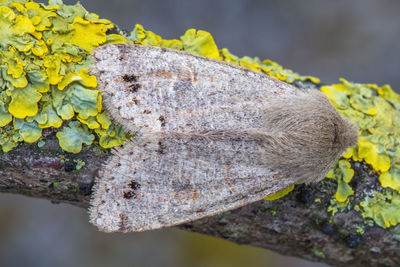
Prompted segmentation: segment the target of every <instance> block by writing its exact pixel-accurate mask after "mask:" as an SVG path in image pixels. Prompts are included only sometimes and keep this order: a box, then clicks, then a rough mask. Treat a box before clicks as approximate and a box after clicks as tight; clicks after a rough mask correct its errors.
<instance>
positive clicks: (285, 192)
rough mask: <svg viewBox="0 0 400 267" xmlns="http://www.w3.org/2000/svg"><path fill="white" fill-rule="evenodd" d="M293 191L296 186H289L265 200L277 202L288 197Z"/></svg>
mask: <svg viewBox="0 0 400 267" xmlns="http://www.w3.org/2000/svg"><path fill="white" fill-rule="evenodd" d="M293 189H294V185H292V186H289V187H288V188H285V189H283V190H281V191H279V192H277V193H275V194H273V195H271V196H268V197H266V198H264V200H275V199H279V198H282V197H284V196H286V195H287V194H289V193H290V192H292V191H293Z"/></svg>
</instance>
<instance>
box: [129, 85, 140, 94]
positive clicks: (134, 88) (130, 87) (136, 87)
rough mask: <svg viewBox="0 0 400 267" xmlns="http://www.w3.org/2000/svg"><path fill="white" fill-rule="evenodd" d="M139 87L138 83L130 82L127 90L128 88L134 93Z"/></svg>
mask: <svg viewBox="0 0 400 267" xmlns="http://www.w3.org/2000/svg"><path fill="white" fill-rule="evenodd" d="M139 88H140V84H138V83H131V84H130V85H128V90H129V92H132V93H136V92H137V91H138V89H139Z"/></svg>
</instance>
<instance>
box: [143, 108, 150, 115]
mask: <svg viewBox="0 0 400 267" xmlns="http://www.w3.org/2000/svg"><path fill="white" fill-rule="evenodd" d="M143 113H144V114H151V111H150V110H148V109H145V110H144V111H143Z"/></svg>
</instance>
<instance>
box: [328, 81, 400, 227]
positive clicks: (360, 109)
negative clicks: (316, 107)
mask: <svg viewBox="0 0 400 267" xmlns="http://www.w3.org/2000/svg"><path fill="white" fill-rule="evenodd" d="M341 81H342V83H340V84H333V85H329V86H322V87H321V91H322V92H324V93H325V94H326V95H327V96H328V98H329V99H330V101H331V103H332V104H333V106H334V107H335V108H336V109H337V110H338V111H339V112H340V113H341V114H342V115H343V116H344V117H346V118H347V119H349V120H350V121H352V122H353V123H355V124H356V125H357V126H358V127H359V132H360V137H359V142H358V146H357V148H351V149H349V150H348V151H347V153H346V154H345V155H343V158H342V159H341V160H340V161H339V164H336V165H335V166H333V168H332V169H331V170H330V171H329V173H328V175H327V177H329V178H333V179H335V180H336V181H337V183H338V189H337V192H336V194H335V196H334V197H335V198H336V200H337V201H339V202H346V201H347V199H348V198H349V197H350V196H351V195H353V193H354V192H353V189H352V188H351V186H350V185H349V182H350V179H345V176H348V177H350V174H351V172H353V173H354V171H353V170H352V169H351V165H350V162H349V161H350V160H353V161H355V162H360V161H362V162H365V163H367V164H369V165H370V166H371V168H372V169H373V170H374V171H376V172H377V173H378V175H379V181H380V184H381V186H382V187H381V188H379V187H378V188H376V189H375V190H372V191H371V192H369V194H368V195H366V196H365V197H364V199H363V200H362V201H361V202H359V203H350V202H349V201H347V202H346V204H348V205H350V206H351V205H353V206H354V207H357V210H358V211H359V212H360V213H361V215H362V216H363V217H364V218H372V219H373V220H374V221H375V223H376V224H377V225H379V226H381V227H384V228H386V227H390V226H392V225H396V224H398V223H400V220H399V219H398V218H399V217H398V216H397V217H396V215H395V214H400V206H399V202H398V199H400V195H399V193H400V171H399V168H400V166H399V163H400V154H399V153H398V148H399V145H400V141H399V140H400V128H399V125H400V96H399V95H398V94H396V93H395V92H393V90H392V89H391V88H390V86H389V85H384V86H381V87H379V86H377V85H375V84H358V83H351V82H349V81H346V80H344V79H341ZM344 164H345V165H346V166H345V165H344ZM343 166H345V168H343ZM392 189H394V190H392ZM371 194H372V196H371ZM388 200H390V201H388ZM360 207H361V208H360ZM331 210H334V209H332V208H331ZM391 213H394V214H391Z"/></svg>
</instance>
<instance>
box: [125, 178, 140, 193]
mask: <svg viewBox="0 0 400 267" xmlns="http://www.w3.org/2000/svg"><path fill="white" fill-rule="evenodd" d="M128 186H129V187H130V188H131V189H132V190H135V191H136V190H138V189H140V188H141V187H142V186H141V185H140V184H139V183H138V182H136V181H135V180H131V182H130V183H129V184H128Z"/></svg>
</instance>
